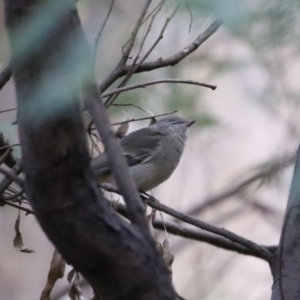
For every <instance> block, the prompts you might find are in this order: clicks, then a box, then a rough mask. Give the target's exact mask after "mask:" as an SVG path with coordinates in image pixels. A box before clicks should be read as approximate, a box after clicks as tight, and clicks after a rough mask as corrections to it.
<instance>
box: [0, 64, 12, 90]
mask: <svg viewBox="0 0 300 300" xmlns="http://www.w3.org/2000/svg"><path fill="white" fill-rule="evenodd" d="M11 76H12V72H11V67H10V65H8V66H7V67H6V68H5V69H4V70H3V71H2V72H1V73H0V90H1V89H2V88H3V87H4V86H5V84H6V83H7V82H8V81H9V79H10V77H11Z"/></svg>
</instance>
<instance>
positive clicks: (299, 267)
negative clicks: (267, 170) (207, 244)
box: [270, 147, 300, 300]
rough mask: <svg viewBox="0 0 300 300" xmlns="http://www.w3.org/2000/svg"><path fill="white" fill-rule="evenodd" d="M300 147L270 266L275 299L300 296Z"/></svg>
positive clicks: (273, 299) (289, 299)
mask: <svg viewBox="0 0 300 300" xmlns="http://www.w3.org/2000/svg"><path fill="white" fill-rule="evenodd" d="M299 215H300V147H299V148H298V151H297V157H296V164H295V168H294V175H293V179H292V184H291V188H290V193H289V198H288V203H287V208H286V212H285V218H284V222H283V226H282V231H281V237H280V243H279V246H278V251H277V252H276V253H275V254H274V255H273V257H272V261H271V263H270V266H271V270H272V274H273V287H272V298H271V299H272V300H296V299H299V297H300V292H299V272H300V259H299V257H300V218H299Z"/></svg>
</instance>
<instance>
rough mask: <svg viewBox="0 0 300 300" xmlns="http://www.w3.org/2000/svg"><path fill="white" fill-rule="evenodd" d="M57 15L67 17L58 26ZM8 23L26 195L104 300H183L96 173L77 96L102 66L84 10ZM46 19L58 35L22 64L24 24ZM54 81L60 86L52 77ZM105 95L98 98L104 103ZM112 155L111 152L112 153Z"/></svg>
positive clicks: (22, 12)
mask: <svg viewBox="0 0 300 300" xmlns="http://www.w3.org/2000/svg"><path fill="white" fill-rule="evenodd" d="M53 11H55V12H58V13H57V14H58V15H56V17H55V18H53V13H52V12H53ZM5 15H6V25H7V27H8V37H9V41H10V49H11V52H12V67H13V74H14V79H15V86H16V90H17V102H18V127H19V131H20V142H21V146H22V162H23V169H24V174H25V180H26V194H27V196H28V198H29V199H30V203H31V204H32V208H33V210H34V213H35V216H36V218H37V220H38V221H39V223H40V224H41V227H42V229H43V230H44V232H45V233H46V234H47V236H48V238H49V239H50V240H51V241H52V242H53V244H54V245H55V247H56V248H57V249H58V251H59V252H60V253H61V254H62V256H63V257H64V259H65V260H66V261H67V262H68V263H69V264H72V265H73V266H74V268H75V269H76V270H77V271H78V272H80V273H81V274H82V275H83V276H84V277H85V278H86V280H87V281H88V282H89V283H90V284H91V286H92V288H93V290H94V292H95V294H96V295H97V298H100V297H103V298H105V299H122V300H132V299H166V300H174V299H175V291H174V288H173V287H172V283H171V280H170V276H169V274H168V272H167V269H166V267H165V265H164V262H163V259H162V257H161V255H160V254H159V253H158V251H157V250H156V248H155V244H154V241H153V240H152V239H150V238H148V236H147V235H146V234H143V230H141V229H140V227H139V226H138V225H139V223H138V222H135V223H136V225H135V224H131V223H130V222H127V221H124V220H123V218H120V216H119V215H117V214H116V213H115V212H114V211H113V210H112V209H111V207H110V204H109V202H108V201H107V199H105V198H104V196H103V195H102V194H101V193H100V191H99V190H98V188H97V183H96V179H95V178H94V177H93V175H92V172H91V169H90V156H89V153H88V149H87V145H86V139H85V131H84V126H83V123H82V110H81V105H80V97H79V94H80V93H79V91H78V90H76V89H81V88H83V87H85V88H87V86H86V85H88V84H89V83H90V77H93V75H92V74H93V66H92V63H91V61H92V57H91V56H90V49H89V46H88V44H87V42H86V39H85V36H84V32H83V29H82V26H81V23H80V19H79V16H78V13H77V10H76V7H75V2H74V1H60V0H51V1H42V0H31V1H26V0H5ZM41 17H43V19H46V20H47V22H45V23H46V24H49V26H47V28H46V29H45V28H44V26H35V27H34V30H35V31H34V34H35V36H36V35H37V36H39V34H41V35H42V36H43V38H41V39H38V40H34V42H37V43H34V44H33V42H32V40H31V39H24V43H27V44H26V45H25V46H24V48H26V49H29V52H28V53H27V52H26V53H23V52H22V56H21V57H20V55H19V53H20V51H19V45H20V40H19V39H18V38H17V37H18V36H17V34H18V33H19V34H20V32H22V30H23V28H24V23H23V21H24V20H26V21H28V22H34V21H35V20H36V19H39V20H40V18H41ZM30 24H33V25H36V23H30ZM31 27H33V26H31ZM41 27H42V28H41ZM12 32H13V33H14V34H12ZM66 47H67V48H66ZM33 49H34V51H33ZM83 70H85V71H86V72H84V71H83ZM54 73H55V74H56V76H55V77H56V78H55V80H54V81H53V80H50V78H49V76H50V75H51V74H54ZM87 73H88V74H87ZM74 75H76V76H75V77H76V79H77V80H74ZM83 77H84V78H83ZM66 82H67V83H68V84H66ZM41 83H42V84H41ZM74 90H75V91H74ZM95 90H97V87H95ZM93 92H94V91H93ZM97 93H98V91H97ZM97 93H96V94H94V95H93V96H95V97H96V98H95V99H96V100H101V98H100V97H99V95H98V94H97ZM97 97H98V98H97ZM92 99H93V98H92ZM99 102H100V101H99ZM36 103H38V105H35V104H36ZM53 103H59V104H61V105H58V106H56V105H53V106H52V104H53ZM49 104H51V105H50V106H49ZM49 107H51V109H52V110H51V109H50V111H49ZM88 107H89V108H92V109H93V108H97V105H95V106H93V105H91V106H88ZM95 112H98V110H97V111H96V110H95ZM33 116H34V118H33ZM99 117H100V116H97V118H99ZM102 117H103V115H101V120H102ZM97 118H96V119H97ZM103 121H104V122H106V123H105V124H107V125H104V126H103V127H102V129H103V130H104V136H103V134H102V137H105V138H107V136H108V138H109V131H110V130H111V129H110V126H109V123H108V122H107V119H105V120H103ZM95 123H96V125H97V126H98V125H99V123H98V122H95ZM102 125H103V124H101V126H102ZM102 129H100V134H101V130H102ZM107 131H108V135H106V136H105V133H106V134H107ZM102 133H103V132H102ZM49 140H55V143H49ZM103 141H104V139H103ZM106 142H107V141H106ZM109 142H110V141H109ZM104 144H105V141H104ZM110 145H111V146H112V147H113V146H114V145H115V143H114V142H112V143H111V144H110ZM107 151H108V152H110V151H111V150H110V149H109V147H107ZM115 151H118V149H115ZM112 153H114V152H112ZM119 153H121V152H120V151H119ZM111 156H112V157H113V158H115V157H116V156H114V155H111ZM118 163H119V161H118ZM120 166H122V165H121V164H120ZM125 166H126V165H125ZM118 170H119V169H118ZM122 176H124V177H125V176H127V173H126V172H125V174H124V173H123V174H122ZM127 182H128V181H127ZM127 182H125V180H124V183H125V184H126V183H127ZM127 191H130V192H131V191H132V190H130V188H128V189H127ZM124 196H125V197H127V195H126V193H124ZM131 197H134V193H133V194H132V195H131ZM137 197H138V196H137ZM138 200H139V199H138ZM139 201H140V200H139ZM138 203H139V202H138ZM129 205H130V202H128V207H129ZM131 208H132V207H131ZM130 213H132V211H130ZM139 217H140V216H139V215H137V216H136V217H135V219H133V221H136V220H137V219H138V218H139ZM143 217H144V216H143ZM144 219H145V217H144ZM148 235H149V237H150V234H148ZM149 262H150V263H149ZM145 266H147V267H146V268H145ZM124 274H130V275H131V276H125V277H124Z"/></svg>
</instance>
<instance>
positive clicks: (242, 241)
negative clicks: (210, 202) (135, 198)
mask: <svg viewBox="0 0 300 300" xmlns="http://www.w3.org/2000/svg"><path fill="white" fill-rule="evenodd" d="M101 187H102V188H103V189H105V190H106V191H109V192H112V193H117V194H120V192H119V190H118V189H117V188H116V187H114V186H113V185H111V184H107V183H103V184H101ZM141 197H142V199H143V201H144V203H145V204H146V205H148V206H150V207H152V208H154V209H157V210H159V211H162V212H164V213H166V214H168V215H170V216H172V217H174V218H176V219H178V220H181V221H183V222H185V223H188V224H191V225H194V226H196V227H198V228H201V229H203V230H206V231H208V232H211V233H214V234H217V235H219V236H222V237H224V238H226V239H228V240H230V241H232V242H234V243H237V244H239V245H241V246H244V247H246V248H248V249H250V250H251V251H253V252H255V253H256V254H257V256H259V257H261V258H264V259H265V260H267V261H269V260H270V259H271V256H272V254H271V252H270V251H269V250H268V249H266V248H264V247H263V246H260V245H258V244H256V243H254V242H252V241H250V240H247V239H246V238H244V237H241V236H239V235H237V234H235V233H233V232H231V231H229V230H226V229H224V228H220V227H217V226H213V225H211V224H208V223H206V222H203V221H201V220H199V219H196V218H194V217H191V216H189V215H186V214H184V213H181V212H179V211H177V210H175V209H173V208H171V207H169V206H167V205H164V204H162V203H161V202H159V201H158V200H157V199H156V198H154V197H153V196H151V195H149V194H148V193H142V194H141Z"/></svg>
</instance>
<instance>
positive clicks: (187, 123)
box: [185, 120, 196, 127]
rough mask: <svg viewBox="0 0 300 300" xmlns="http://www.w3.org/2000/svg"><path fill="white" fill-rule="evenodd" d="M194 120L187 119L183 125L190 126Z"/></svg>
mask: <svg viewBox="0 0 300 300" xmlns="http://www.w3.org/2000/svg"><path fill="white" fill-rule="evenodd" d="M195 122H196V120H187V121H186V122H185V125H186V127H190V126H192V125H193V124H194V123H195Z"/></svg>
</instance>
